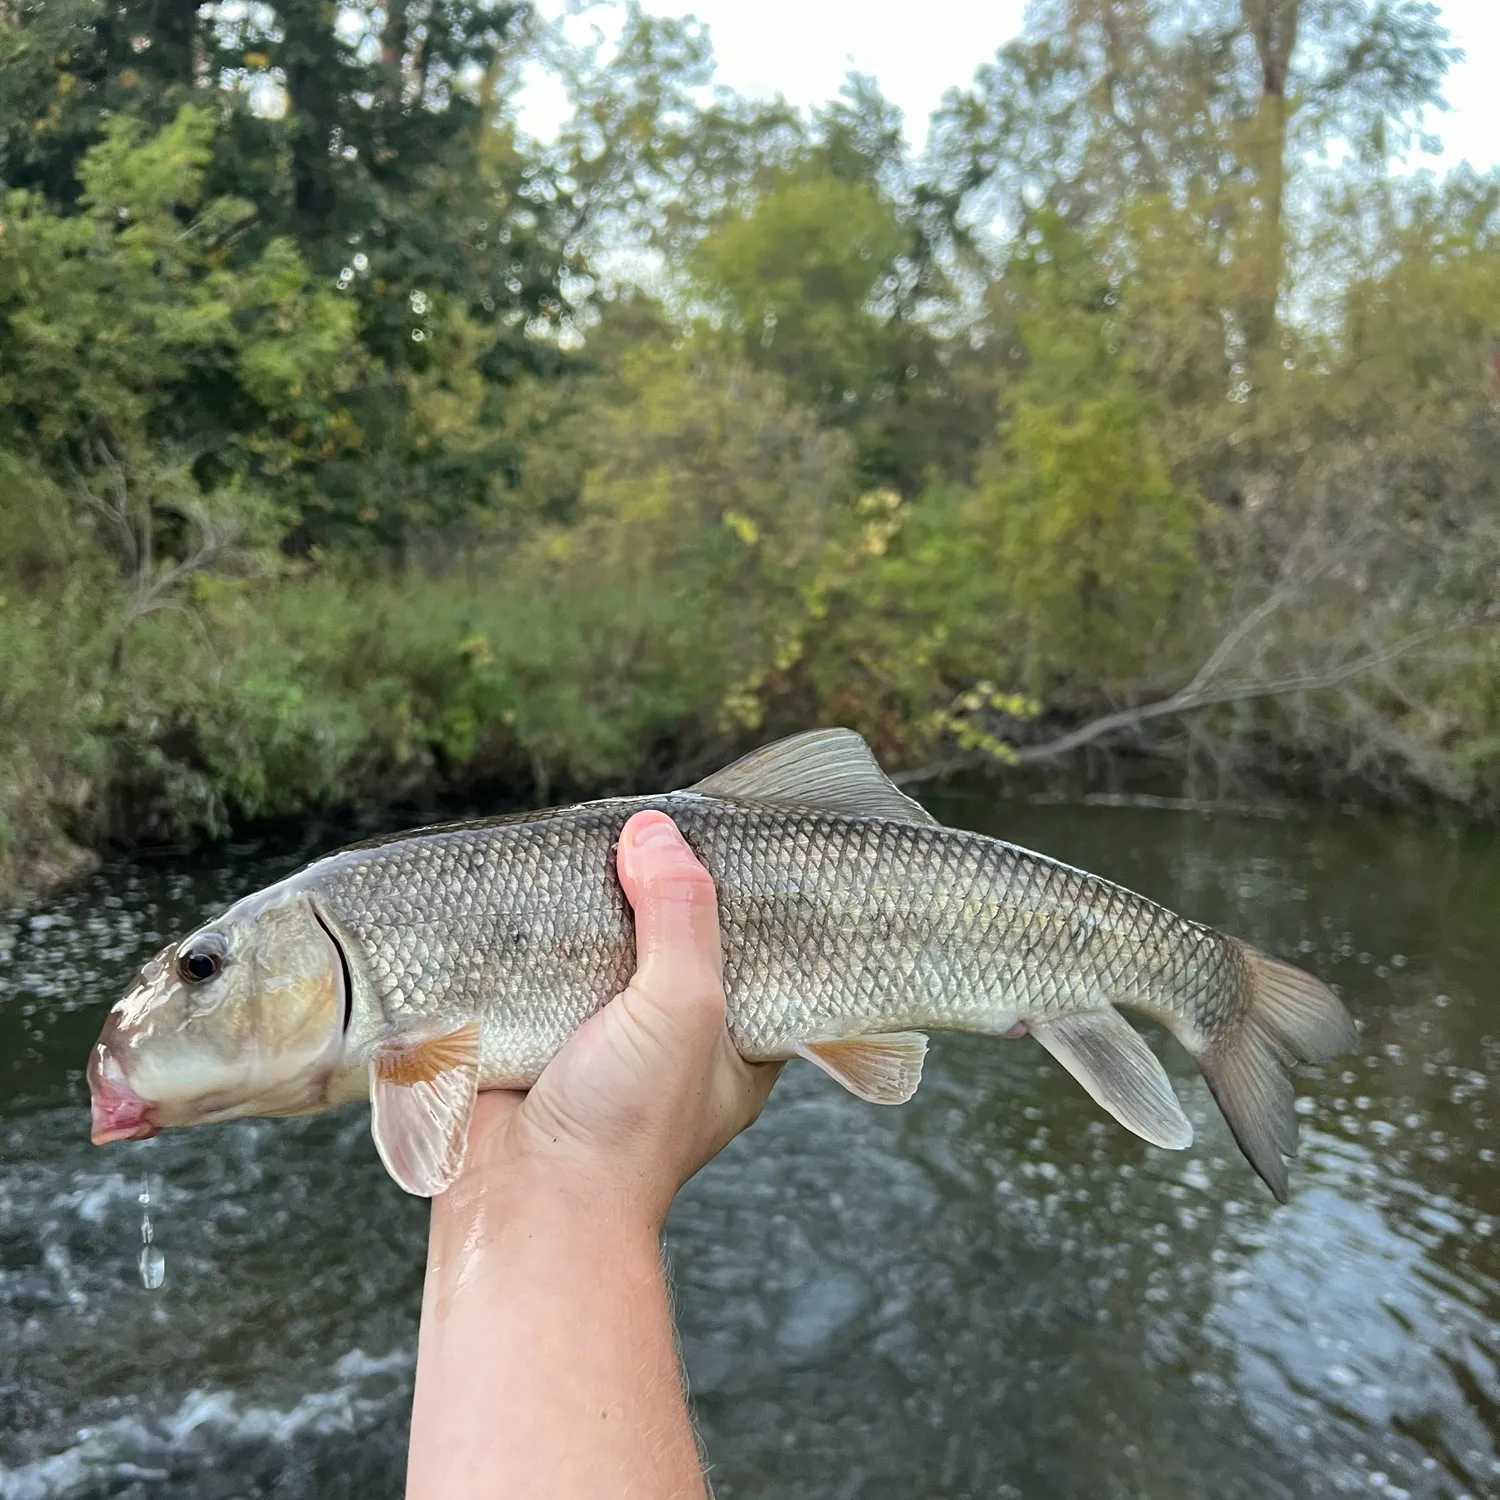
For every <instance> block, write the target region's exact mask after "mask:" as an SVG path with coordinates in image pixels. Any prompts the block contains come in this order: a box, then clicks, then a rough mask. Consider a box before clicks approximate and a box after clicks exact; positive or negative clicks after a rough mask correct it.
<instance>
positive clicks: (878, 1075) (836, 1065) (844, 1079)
mask: <svg viewBox="0 0 1500 1500" xmlns="http://www.w3.org/2000/svg"><path fill="white" fill-rule="evenodd" d="M797 1056H798V1057H805V1058H806V1059H807V1060H808V1062H810V1063H813V1064H815V1065H816V1066H817V1067H820V1068H822V1070H823V1071H824V1072H825V1073H826V1074H828V1076H829V1077H830V1078H832V1079H835V1080H837V1082H839V1083H841V1084H843V1086H844V1087H845V1088H846V1089H848V1090H849V1092H850V1093H851V1094H854V1095H857V1096H858V1097H859V1098H861V1099H866V1100H868V1101H869V1102H870V1103H871V1104H905V1103H906V1101H907V1100H908V1099H910V1098H911V1096H912V1095H913V1094H915V1093H916V1091H917V1085H918V1084H919V1083H920V1082H921V1081H922V1059H923V1058H925V1057H926V1056H927V1038H926V1037H925V1036H923V1035H922V1033H921V1032H920V1031H892V1032H887V1033H886V1034H885V1035H883V1036H846V1037H837V1038H835V1039H833V1040H830V1041H808V1042H799V1043H798V1044H797Z"/></svg>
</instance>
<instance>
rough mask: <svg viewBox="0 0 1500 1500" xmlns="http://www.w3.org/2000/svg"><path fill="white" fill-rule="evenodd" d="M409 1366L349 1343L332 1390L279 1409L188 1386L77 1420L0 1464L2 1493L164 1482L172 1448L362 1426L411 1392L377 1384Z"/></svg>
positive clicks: (66, 1497) (65, 1493) (75, 1492)
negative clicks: (42, 1447) (53, 1441)
mask: <svg viewBox="0 0 1500 1500" xmlns="http://www.w3.org/2000/svg"><path fill="white" fill-rule="evenodd" d="M411 1369H412V1356H411V1352H410V1351H409V1350H406V1349H395V1350H392V1351H391V1352H390V1353H389V1354H385V1355H369V1354H366V1353H365V1352H364V1350H362V1349H351V1350H350V1351H349V1352H348V1353H347V1354H345V1355H344V1356H343V1357H342V1358H341V1359H339V1360H338V1361H337V1362H336V1363H335V1364H334V1366H333V1368H332V1370H331V1371H330V1372H329V1373H330V1374H331V1375H332V1376H333V1377H334V1383H333V1384H332V1386H331V1388H330V1389H328V1390H320V1391H309V1392H307V1394H306V1395H304V1396H302V1397H300V1398H299V1399H298V1400H297V1401H296V1402H294V1403H293V1404H292V1405H291V1406H289V1407H285V1408H283V1407H278V1406H269V1405H257V1404H246V1403H245V1402H243V1401H242V1400H241V1398H240V1397H239V1396H237V1395H236V1394H235V1393H234V1392H233V1391H224V1390H218V1391H190V1392H189V1393H188V1394H187V1395H186V1396H184V1397H183V1399H182V1400H181V1402H179V1404H178V1405H177V1407H176V1409H175V1410H174V1411H171V1412H167V1413H166V1414H164V1415H161V1416H155V1417H152V1416H148V1415H140V1414H133V1415H131V1416H127V1417H118V1418H116V1419H115V1420H114V1421H111V1422H103V1423H100V1425H99V1426H97V1427H82V1428H79V1430H78V1433H77V1440H76V1441H75V1442H74V1443H73V1444H72V1445H71V1446H70V1447H68V1448H65V1449H64V1450H63V1451H62V1452H61V1453H53V1454H49V1455H48V1456H47V1457H46V1458H40V1459H37V1460H35V1461H34V1462H32V1463H29V1464H23V1465H22V1466H21V1467H20V1468H18V1469H0V1500H74V1497H77V1496H80V1495H84V1494H87V1493H89V1492H91V1491H94V1490H96V1489H97V1488H98V1487H99V1485H100V1484H101V1483H104V1482H108V1481H111V1480H142V1481H147V1482H152V1481H154V1482H157V1483H160V1482H164V1481H165V1480H167V1479H168V1478H169V1477H170V1475H171V1469H170V1467H169V1464H170V1460H171V1458H172V1456H173V1454H174V1453H175V1452H177V1451H178V1450H180V1449H183V1448H186V1447H189V1446H196V1445H198V1444H202V1443H205V1442H207V1443H213V1444H216V1445H231V1444H235V1443H270V1444H284V1443H288V1442H291V1441H292V1440H293V1439H295V1438H299V1437H328V1436H332V1435H335V1434H341V1433H343V1434H350V1433H360V1432H364V1431H367V1430H369V1429H370V1428H371V1427H373V1426H374V1425H375V1424H376V1423H377V1422H379V1421H380V1420H382V1419H383V1418H385V1417H387V1416H389V1415H390V1414H391V1412H392V1409H393V1408H394V1407H396V1406H398V1405H399V1406H404V1405H405V1404H406V1402H407V1401H408V1400H409V1399H410V1395H409V1389H408V1387H407V1384H406V1382H405V1381H400V1382H398V1383H397V1385H396V1387H395V1388H394V1389H392V1388H391V1386H390V1384H389V1382H384V1383H381V1384H375V1383H376V1382H380V1380H381V1377H386V1376H406V1375H409V1374H410V1371H411ZM372 1385H373V1386H374V1388H373V1389H366V1388H365V1387H367V1386H372Z"/></svg>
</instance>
